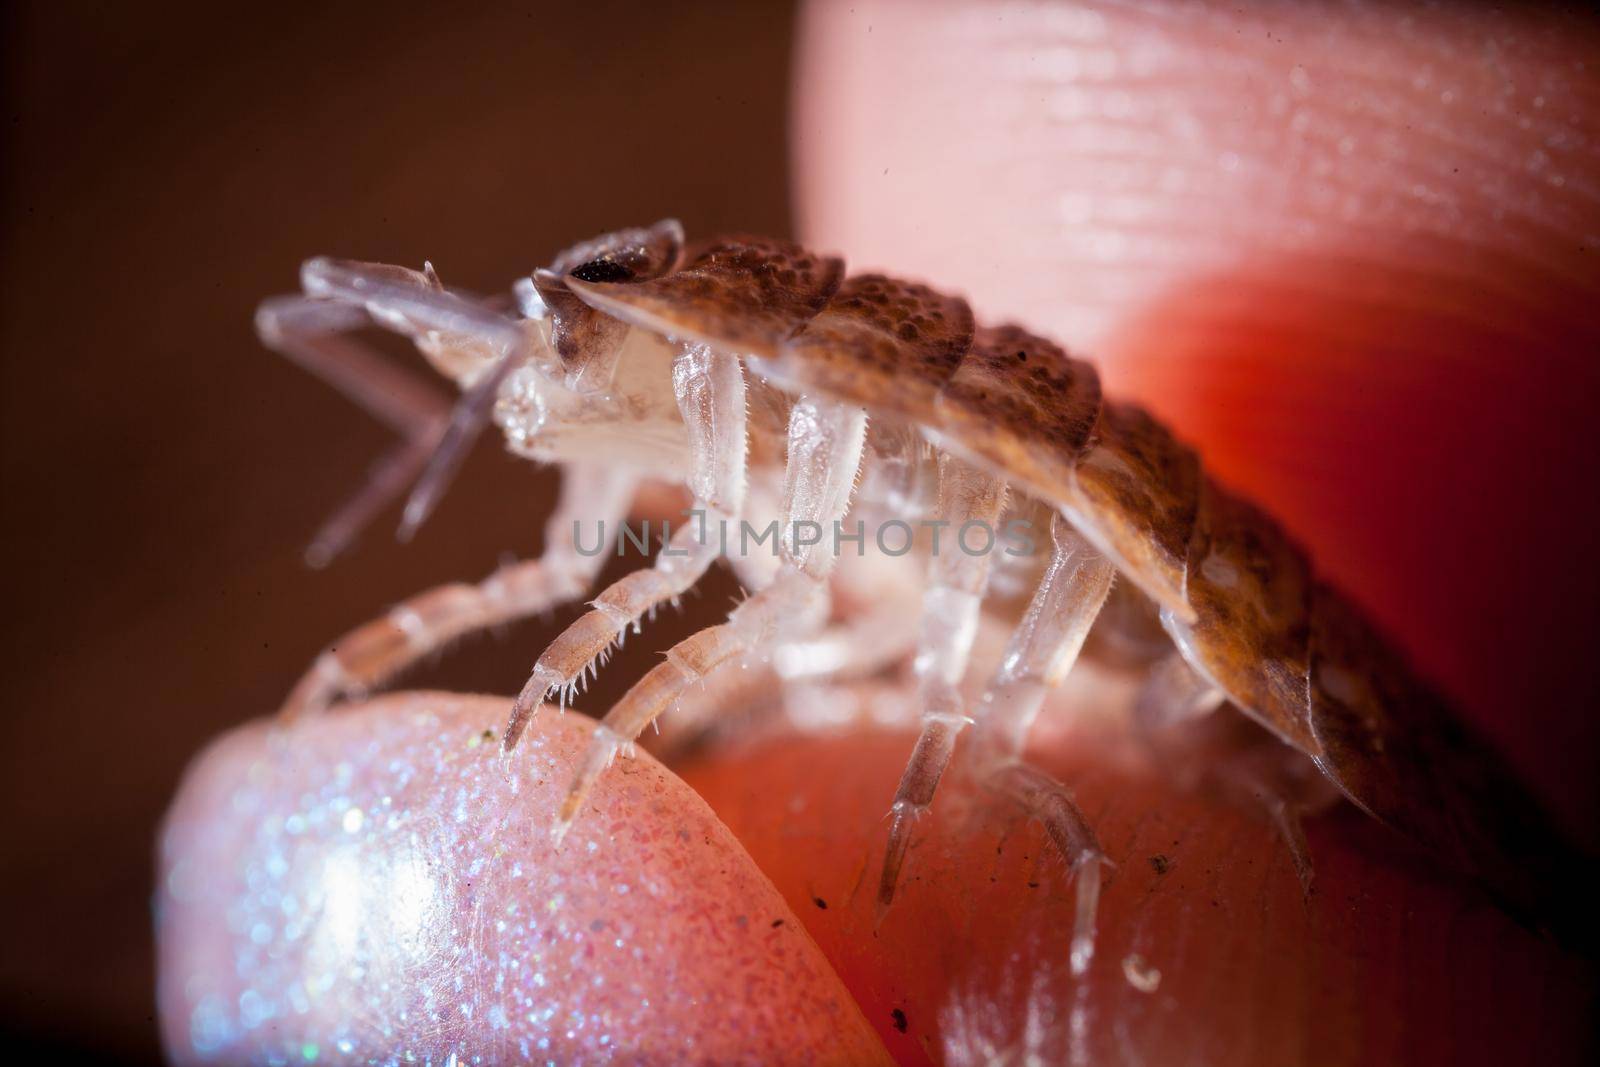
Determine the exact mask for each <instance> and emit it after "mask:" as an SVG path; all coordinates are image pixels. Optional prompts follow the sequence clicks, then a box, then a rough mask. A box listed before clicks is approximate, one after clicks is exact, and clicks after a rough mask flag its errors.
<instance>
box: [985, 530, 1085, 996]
mask: <svg viewBox="0 0 1600 1067" xmlns="http://www.w3.org/2000/svg"><path fill="white" fill-rule="evenodd" d="M1050 533H1051V540H1052V548H1051V555H1050V565H1049V567H1048V568H1046V570H1045V573H1044V577H1043V579H1042V580H1041V581H1040V583H1039V588H1038V590H1037V591H1036V592H1035V593H1034V596H1033V600H1032V602H1031V603H1029V605H1028V610H1027V613H1026V614H1025V615H1024V616H1023V619H1022V622H1021V623H1020V624H1019V625H1018V626H1017V629H1016V632H1015V633H1013V634H1012V636H1011V641H1010V643H1009V644H1008V645H1007V646H1006V651H1005V655H1004V657H1003V658H1002V660H1001V662H1000V668H999V670H997V671H996V672H995V677H994V680H993V681H992V682H991V683H990V685H989V689H988V691H987V692H986V693H985V694H984V696H983V699H982V700H981V701H980V702H979V705H978V713H977V716H976V725H975V726H974V730H973V738H972V756H973V766H974V767H975V768H976V776H977V780H978V782H979V783H980V784H981V785H982V786H984V787H986V788H988V789H991V790H993V791H994V792H996V793H998V794H999V795H1001V796H1003V797H1006V798H1008V799H1009V800H1011V801H1012V802H1014V803H1016V804H1018V805H1020V806H1021V807H1022V810H1023V811H1024V812H1026V813H1027V814H1028V815H1029V816H1031V817H1032V818H1035V819H1037V820H1039V822H1041V823H1042V824H1043V825H1044V829H1045V833H1046V834H1047V835H1048V836H1049V838H1050V840H1051V841H1052V842H1053V843H1054V844H1055V845H1056V847H1058V848H1059V849H1060V850H1061V852H1062V855H1063V856H1064V857H1065V858H1066V860H1067V863H1068V864H1069V866H1070V868H1071V871H1072V874H1073V878H1074V880H1075V883H1076V892H1077V906H1076V918H1075V920H1074V925H1073V938H1072V969H1073V972H1074V973H1076V974H1082V973H1083V971H1084V970H1085V969H1087V967H1088V966H1089V960H1090V959H1091V958H1092V957H1093V955H1094V922H1095V911H1096V909H1097V907H1098V905H1099V899H1100V875H1101V870H1100V868H1101V865H1102V864H1105V863H1108V862H1109V861H1108V860H1107V859H1106V857H1105V854H1104V853H1103V852H1102V851H1101V850H1100V845H1099V842H1098V841H1097V840H1096V839H1095V836H1094V833H1093V831H1092V830H1091V829H1090V828H1089V825H1088V823H1087V822H1086V821H1085V820H1084V818H1083V813H1082V812H1080V811H1079V810H1078V807H1077V805H1076V804H1074V803H1073V801H1072V795H1071V793H1070V792H1069V791H1068V790H1067V788H1066V787H1065V786H1063V785H1062V784H1061V783H1060V782H1058V781H1056V780H1055V779H1054V778H1052V777H1050V776H1049V775H1047V774H1045V773H1044V772H1042V771H1040V770H1038V769H1036V768H1034V767H1031V766H1029V765H1028V764H1026V763H1025V762H1023V758H1022V753H1023V749H1024V746H1025V745H1026V743H1027V739H1028V730H1029V728H1030V727H1032V725H1033V721H1034V719H1035V718H1037V717H1038V714H1039V709H1040V708H1041V707H1042V706H1043V704H1044V698H1045V695H1046V693H1047V692H1048V691H1049V690H1050V689H1052V688H1055V687H1056V686H1059V685H1060V684H1061V682H1062V681H1063V680H1064V679H1065V678H1066V676H1067V673H1068V672H1069V671H1070V670H1071V669H1072V665H1073V663H1074V662H1076V660H1077V658H1078V652H1079V650H1080V649H1082V647H1083V641H1084V638H1085V637H1087V636H1088V633H1089V627H1090V626H1092V625H1093V623H1094V620H1095V616H1096V615H1098V614H1099V611H1100V606H1101V605H1102V604H1103V603H1105V599H1106V594H1107V593H1108V592H1110V589H1111V580H1112V577H1113V575H1114V573H1115V571H1114V568H1113V567H1112V566H1111V564H1110V563H1109V562H1107V561H1106V559H1105V558H1104V557H1103V556H1101V555H1100V554H1099V553H1097V552H1096V551H1095V550H1094V549H1092V548H1091V547H1089V544H1088V542H1086V541H1085V540H1084V539H1083V538H1082V537H1080V536H1079V535H1078V534H1077V533H1076V532H1075V531H1074V530H1073V529H1072V528H1071V526H1069V525H1068V524H1067V522H1066V520H1064V519H1062V518H1061V517H1060V516H1059V515H1057V516H1055V517H1054V518H1053V519H1052V521H1051V527H1050Z"/></svg>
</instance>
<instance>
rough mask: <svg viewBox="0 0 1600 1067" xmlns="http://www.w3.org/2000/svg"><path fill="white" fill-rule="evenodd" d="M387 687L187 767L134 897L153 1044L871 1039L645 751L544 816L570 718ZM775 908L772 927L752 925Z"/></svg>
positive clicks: (739, 1052) (180, 1049) (505, 1048)
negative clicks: (519, 728) (149, 922)
mask: <svg viewBox="0 0 1600 1067" xmlns="http://www.w3.org/2000/svg"><path fill="white" fill-rule="evenodd" d="M504 714H505V703H504V701H500V700H494V699H490V698H481V697H456V696H446V695H441V694H422V693H414V694H402V695H397V696H393V697H387V698H384V699H381V700H377V701H374V702H372V703H370V704H365V705H358V706H354V707H350V708H346V709H341V710H339V711H337V712H334V713H332V714H330V715H327V716H323V717H321V718H319V719H317V720H316V721H314V722H308V723H304V724H300V725H297V726H295V727H292V728H290V729H289V730H288V731H287V732H288V735H289V736H287V737H285V738H284V739H283V740H284V742H285V743H284V744H271V743H269V733H270V731H269V728H267V727H265V726H263V725H261V724H254V725H251V726H247V727H245V728H243V729H241V730H238V731H235V732H234V733H232V734H230V735H228V736H227V737H225V738H223V739H221V740H220V741H218V742H216V743H215V744H213V745H212V747H211V748H210V749H208V750H207V751H206V753H204V754H203V755H202V756H201V757H200V758H199V759H197V760H196V762H195V764H194V766H193V767H191V769H190V771H189V773H188V775H187V777H186V779H185V782H184V785H183V787H182V789H181V791H180V793H179V796H178V798H177V799H176V801H175V802H174V804H173V806H172V809H171V811H170V813H169V815H168V818H167V821H166V825H165V828H164V831H163V834H162V839H161V845H160V857H159V872H160V879H161V881H160V883H159V885H158V887H157V893H156V926H157V941H158V953H159V1003H160V1014H161V1024H162V1031H163V1037H164V1041H165V1044H166V1048H167V1050H168V1054H169V1056H170V1057H171V1058H173V1059H174V1060H175V1061H177V1062H184V1063H219V1062H224V1063H226V1062H239V1061H240V1060H243V1059H249V1060H252V1061H253V1060H257V1059H268V1060H271V1059H277V1058H282V1059H285V1060H294V1061H297V1062H304V1061H307V1060H315V1059H319V1058H321V1059H331V1060H336V1061H342V1060H357V1059H359V1060H365V1059H369V1058H374V1057H376V1058H378V1059H383V1060H387V1059H392V1058H394V1057H397V1056H398V1057H400V1058H402V1059H405V1058H407V1057H408V1056H415V1057H416V1058H418V1059H419V1060H431V1061H432V1062H439V1063H443V1062H446V1061H447V1060H449V1059H450V1058H451V1057H452V1056H454V1057H455V1059H456V1060H457V1061H458V1062H468V1061H469V1060H472V1059H474V1057H476V1058H478V1060H480V1061H483V1062H497V1061H504V1060H506V1059H510V1058H517V1059H522V1058H530V1057H534V1058H541V1059H544V1058H549V1059H554V1060H558V1061H571V1060H576V1059H582V1058H588V1057H602V1056H607V1055H622V1056H624V1057H627V1056H638V1057H642V1058H645V1059H650V1058H655V1059H659V1060H663V1061H666V1060H675V1059H683V1058H710V1059H711V1060H717V1061H725V1060H764V1061H768V1062H796V1061H806V1060H813V1061H823V1060H826V1059H828V1058H829V1057H830V1056H833V1055H835V1053H836V1052H837V1051H838V1050H843V1051H844V1054H846V1055H847V1056H849V1057H850V1058H851V1059H855V1058H858V1057H859V1058H860V1060H861V1061H863V1062H883V1061H884V1053H883V1050H882V1048H881V1046H879V1044H878V1042H877V1040H876V1038H874V1037H873V1036H872V1033H871V1031H870V1029H869V1028H868V1027H867V1026H866V1024H865V1022H864V1021H863V1020H862V1018H861V1016H860V1012H859V1010H858V1009H857V1008H856V1007H855V1004H854V1002H853V1001H852V1000H851V998H850V997H849V995H848V994H847V993H846V992H845V991H844V989H843V987H842V986H841V984H840V983H839V981H838V979H837V977H836V976H835V975H834V974H833V972H832V969H831V968H830V967H829V965H828V963H827V961H826V960H825V959H824V958H823V957H822V956H821V954H820V953H819V952H818V950H817V948H816V946H815V945H814V944H813V943H812V942H811V940H810V939H809V937H807V936H806V934H805V933H804V931H803V928H802V927H801V926H800V924H799V923H798V922H797V921H793V916H792V913H790V912H789V910H788V908H787V906H786V905H785V904H784V903H783V901H782V899H781V898H780V897H779V896H778V895H777V894H776V892H775V891H774V890H773V889H772V887H771V884H770V883H769V882H768V881H767V879H766V878H765V877H764V876H763V875H762V874H761V872H760V871H758V870H757V869H756V867H755V866H754V864H753V863H752V862H751V861H750V859H749V857H748V856H747V855H746V854H745V853H744V851H743V849H742V848H741V847H740V846H739V845H738V843H737V842H736V841H735V840H734V839H733V837H732V836H731V834H729V832H728V831H727V829H726V828H725V827H723V826H722V825H721V823H720V822H718V821H717V819H716V818H715V816H713V815H712V814H711V813H710V811H709V810H708V809H706V807H705V806H704V804H703V803H701V802H700V801H699V800H698V798H696V797H695V796H694V795H693V793H691V792H690V791H689V790H688V789H687V787H685V786H684V785H683V784H682V783H681V782H680V781H679V780H678V779H677V778H676V777H675V776H673V775H672V774H671V773H670V772H668V771H666V770H665V769H664V768H662V767H661V766H660V765H659V764H657V763H655V761H654V760H651V759H649V758H648V757H641V758H639V759H636V760H630V761H627V763H626V764H624V765H622V766H619V767H617V768H615V769H614V771H613V773H610V774H608V775H606V776H605V777H604V778H602V780H601V781H600V783H599V785H598V787H597V788H596V790H595V792H594V794H593V796H592V798H591V803H590V804H589V805H588V806H587V807H586V809H585V811H584V813H583V815H584V817H583V818H580V819H579V820H578V821H577V823H576V825H575V826H574V827H573V830H572V833H571V834H570V836H569V837H568V839H567V841H566V843H565V845H564V847H562V848H561V849H559V850H558V849H555V848H554V847H553V846H552V844H551V843H550V841H549V839H548V834H547V832H546V831H547V828H548V826H549V824H550V821H551V817H552V815H553V813H554V812H555V809H556V807H557V805H558V803H559V799H560V793H559V791H560V790H561V789H562V788H563V787H564V785H565V782H566V777H567V772H568V769H569V768H570V766H571V764H572V763H573V761H574V760H575V759H576V758H577V757H578V756H579V755H580V754H581V753H582V751H583V746H584V745H585V744H586V743H587V741H588V736H589V733H590V728H591V726H592V724H591V723H590V722H589V720H587V719H584V718H582V717H579V716H540V717H539V718H538V719H536V720H535V722H534V723H533V724H532V725H531V726H530V728H529V730H528V733H527V735H526V736H525V737H524V738H523V742H522V744H521V746H519V749H518V753H517V757H516V762H515V771H516V773H515V775H514V776H513V777H511V778H509V779H508V778H506V777H505V776H503V775H501V774H499V773H496V771H497V761H498V760H499V756H498V753H497V751H496V746H495V745H493V744H489V743H485V742H484V740H483V739H484V737H485V736H490V737H492V730H493V726H494V724H496V723H497V722H500V721H503V716H504ZM774 917H776V918H781V919H784V920H785V922H784V923H782V924H781V925H778V926H773V925H772V920H773V918H774Z"/></svg>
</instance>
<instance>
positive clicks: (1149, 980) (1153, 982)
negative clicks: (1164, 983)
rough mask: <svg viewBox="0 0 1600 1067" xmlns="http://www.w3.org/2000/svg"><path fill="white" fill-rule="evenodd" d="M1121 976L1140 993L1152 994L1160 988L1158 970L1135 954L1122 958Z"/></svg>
mask: <svg viewBox="0 0 1600 1067" xmlns="http://www.w3.org/2000/svg"><path fill="white" fill-rule="evenodd" d="M1122 976H1123V977H1124V978H1126V979H1127V980H1128V984H1129V985H1131V986H1133V988H1135V989H1137V990H1138V991H1139V992H1141V993H1154V992H1155V991H1156V990H1157V989H1159V988H1161V970H1160V968H1157V967H1152V966H1150V963H1149V961H1148V960H1146V959H1145V958H1144V957H1143V956H1141V955H1139V954H1138V953H1137V952H1130V953H1129V954H1128V955H1126V956H1124V957H1122Z"/></svg>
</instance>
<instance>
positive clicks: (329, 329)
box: [256, 296, 450, 567]
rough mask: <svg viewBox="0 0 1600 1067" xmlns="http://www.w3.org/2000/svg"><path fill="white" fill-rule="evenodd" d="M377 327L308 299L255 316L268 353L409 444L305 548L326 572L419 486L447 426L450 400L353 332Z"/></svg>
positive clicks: (286, 300) (268, 306)
mask: <svg viewBox="0 0 1600 1067" xmlns="http://www.w3.org/2000/svg"><path fill="white" fill-rule="evenodd" d="M372 324H373V320H372V319H371V318H370V317H369V316H368V314H367V312H366V311H365V310H364V309H363V308H360V307H356V306H353V305H350V304H338V303H334V302H332V301H328V300H314V299H311V298H309V297H303V296H287V297H277V298H275V299H272V300H268V301H265V302H264V303H263V304H262V305H261V307H260V308H259V309H258V310H257V311H256V332H257V333H258V334H259V335H260V337H261V340H262V342H263V343H264V344H266V345H267V347H269V348H271V349H273V350H274V351H277V352H281V353H283V354H284V355H285V356H287V357H289V358H290V359H291V360H293V361H294V362H295V363H297V364H298V365H299V366H301V367H302V368H304V369H305V370H308V371H310V372H311V373H312V374H314V375H316V376H317V377H318V378H321V379H322V380H323V381H325V382H327V383H328V384H329V385H332V386H333V387H334V388H336V389H338V390H339V391H340V392H341V393H343V394H344V395H345V396H347V397H349V398H350V399H351V400H353V401H355V402H356V404H358V405H359V406H360V407H361V408H363V409H364V410H366V411H368V412H370V413H371V414H372V415H374V416H375V417H377V418H379V419H381V420H382V421H383V422H385V423H387V424H388V425H389V426H391V427H393V428H394V429H395V430H396V431H397V432H398V433H399V434H400V436H401V437H402V438H403V441H402V443H401V444H400V445H398V446H397V447H396V448H394V449H393V450H392V451H391V452H389V453H388V454H387V455H385V456H384V457H383V458H382V459H381V460H380V461H379V462H378V464H377V465H376V466H375V467H374V468H373V470H372V473H371V475H370V476H369V477H368V479H367V481H366V484H365V485H363V486H362V488H361V490H360V491H359V492H357V493H356V494H355V495H354V496H353V497H351V498H350V500H349V501H347V502H346V503H345V504H344V505H343V506H342V507H340V508H339V510H338V511H336V512H334V513H333V515H332V516H330V517H329V518H328V520H327V521H326V522H324V523H323V525H322V528H321V529H319V530H318V531H317V535H316V537H315V538H313V539H312V542H311V545H310V547H308V548H307V549H306V562H307V563H309V564H311V566H313V567H322V566H325V565H327V563H328V562H329V561H330V560H332V559H333V557H335V556H337V555H338V554H339V553H340V552H342V551H344V550H345V549H346V548H347V547H349V545H350V543H351V542H352V541H353V540H354V539H355V536H356V535H357V534H358V533H360V531H361V530H362V528H363V527H365V526H366V525H367V523H369V522H371V521H372V518H373V516H375V515H376V514H377V513H378V512H379V511H381V510H383V508H384V507H385V506H386V505H387V504H388V503H389V502H390V501H392V500H394V499H395V498H396V497H398V496H399V495H400V494H401V493H403V492H405V490H406V487H407V486H409V485H411V483H412V482H413V481H414V480H415V479H416V477H417V475H418V474H419V473H420V472H421V471H422V468H423V466H424V465H425V464H426V463H427V461H428V457H429V456H430V455H432V454H433V451H434V449H435V448H437V447H438V444H439V440H440V439H441V438H442V437H443V436H444V430H445V427H446V426H447V425H448V424H449V419H450V403H449V401H448V400H447V399H446V398H445V396H444V394H442V393H441V392H439V391H438V390H436V389H434V388H432V387H431V386H429V385H428V384H426V383H425V382H423V381H421V380H420V379H418V378H417V377H415V376H414V375H411V374H408V373H406V372H405V371H404V370H402V369H400V368H399V367H396V366H395V365H394V364H392V363H390V362H389V361H388V360H386V359H384V358H383V357H382V356H380V355H379V354H378V353H376V352H374V351H373V350H372V349H370V348H368V347H367V346H366V345H364V344H362V343H361V342H359V341H357V340H355V339H354V338H351V337H347V336H344V335H345V334H346V333H347V332H348V331H350V330H356V329H360V328H361V327H363V326H370V325H372Z"/></svg>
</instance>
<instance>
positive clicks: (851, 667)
mask: <svg viewBox="0 0 1600 1067" xmlns="http://www.w3.org/2000/svg"><path fill="white" fill-rule="evenodd" d="M910 610H914V609H913V608H911V606H910V605H907V604H896V603H890V604H885V605H883V606H882V607H879V608H876V609H874V610H871V611H866V612H863V613H861V614H859V615H857V616H855V617H854V618H850V619H846V620H844V621H843V622H839V623H835V624H834V625H831V626H828V627H827V628H826V629H823V630H819V631H817V632H816V633H812V634H801V635H799V636H796V637H795V638H793V639H792V640H788V641H784V642H782V643H781V644H779V645H778V646H777V647H776V648H774V649H773V650H772V665H773V668H774V670H776V671H777V674H778V677H779V678H781V679H783V681H784V682H785V683H801V682H810V681H816V680H819V679H824V678H826V679H831V680H840V679H845V678H860V677H864V676H866V675H869V674H873V673H876V672H877V671H880V670H883V669H884V668H885V667H888V666H889V665H890V664H893V663H895V662H897V661H899V660H901V659H904V658H905V656H906V655H907V654H908V653H910V652H911V650H912V649H913V648H914V647H916V640H915V636H914V634H913V632H912V631H910V630H909V629H908V628H907V627H906V625H905V619H906V616H907V614H909V611H910Z"/></svg>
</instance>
